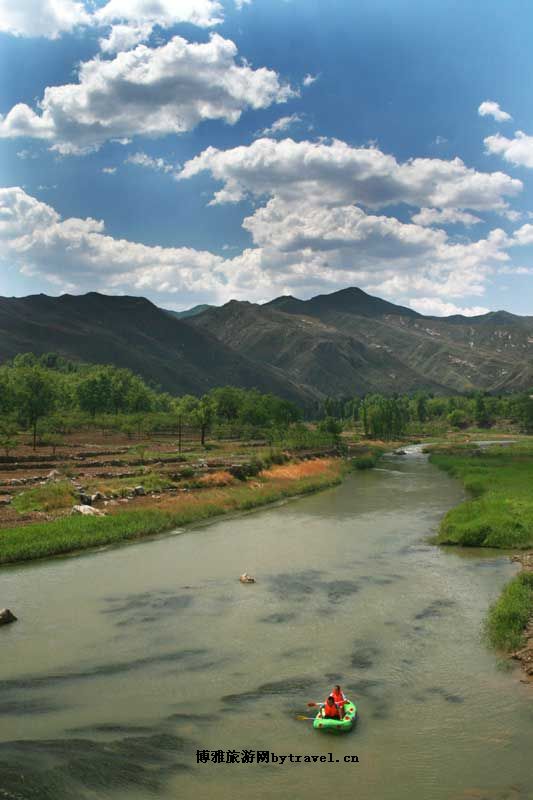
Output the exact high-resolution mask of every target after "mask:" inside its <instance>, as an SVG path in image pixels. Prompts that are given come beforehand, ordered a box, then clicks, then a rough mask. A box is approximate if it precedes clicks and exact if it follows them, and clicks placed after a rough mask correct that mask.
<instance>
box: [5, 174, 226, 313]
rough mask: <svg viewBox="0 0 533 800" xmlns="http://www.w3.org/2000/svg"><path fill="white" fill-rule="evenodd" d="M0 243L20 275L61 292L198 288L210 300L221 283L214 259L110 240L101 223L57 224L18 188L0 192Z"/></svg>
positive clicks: (202, 253) (195, 252)
mask: <svg viewBox="0 0 533 800" xmlns="http://www.w3.org/2000/svg"><path fill="white" fill-rule="evenodd" d="M0 240H1V241H2V252H3V256H4V258H5V259H6V260H7V259H9V262H10V263H14V264H16V265H17V266H18V267H19V269H20V271H21V272H22V273H23V274H24V275H33V276H40V277H43V278H45V279H46V280H48V281H49V282H50V283H52V284H53V285H54V286H56V287H58V288H59V289H61V290H63V291H72V290H77V291H79V290H86V291H87V290H91V289H92V290H98V289H100V290H104V291H109V292H121V291H126V290H128V291H133V292H136V293H140V294H142V293H143V292H148V293H150V292H158V293H160V294H161V295H165V294H168V295H175V294H176V293H178V292H184V293H187V292H193V291H195V290H197V289H198V286H202V287H205V294H206V295H207V296H210V295H212V296H213V297H216V296H217V295H216V292H217V290H218V289H219V288H220V287H221V286H222V285H223V284H224V282H227V277H226V276H225V275H223V274H222V272H221V268H222V267H223V265H224V261H223V259H221V258H220V257H219V256H216V255H213V254H212V253H208V252H205V251H198V250H192V249H190V248H186V247H183V248H173V247H148V246H146V245H143V244H139V243H137V242H130V241H127V240H121V239H115V238H113V237H111V236H109V235H107V234H106V233H105V228H104V223H103V222H102V221H100V220H95V219H91V218H86V219H79V218H76V217H73V218H69V219H65V220H62V219H61V217H60V216H59V214H58V213H57V212H56V211H55V210H54V209H53V208H51V206H49V205H47V204H46V203H43V202H41V201H39V200H37V199H35V198H34V197H31V196H30V195H28V194H26V192H24V190H23V189H20V188H19V187H14V188H9V189H0Z"/></svg>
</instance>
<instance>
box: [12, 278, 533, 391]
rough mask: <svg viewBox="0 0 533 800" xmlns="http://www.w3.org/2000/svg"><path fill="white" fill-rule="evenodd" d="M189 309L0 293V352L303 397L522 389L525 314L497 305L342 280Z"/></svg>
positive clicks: (199, 385) (532, 328)
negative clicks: (459, 307)
mask: <svg viewBox="0 0 533 800" xmlns="http://www.w3.org/2000/svg"><path fill="white" fill-rule="evenodd" d="M193 311H194V313H193V314H192V315H191V314H187V313H185V315H183V314H182V312H177V313H176V312H171V311H168V310H165V309H161V308H159V307H158V306H156V305H155V304H154V303H153V302H152V301H150V300H148V299H147V298H144V297H134V296H127V295H120V296H113V295H103V294H100V293H98V292H89V293H87V294H85V295H72V294H64V295H61V296H60V297H50V296H48V295H45V294H36V295H29V296H27V297H25V298H5V297H0V360H6V359H9V358H12V357H13V356H15V355H17V353H21V352H28V351H33V352H36V353H38V354H40V353H44V352H50V351H55V352H58V353H60V354H61V355H65V356H67V357H69V358H74V359H78V360H80V361H87V362H96V363H114V364H117V365H118V366H125V367H128V368H129V369H132V370H133V371H135V372H137V373H138V374H140V375H142V376H143V377H144V378H146V379H147V380H150V381H151V382H152V383H155V384H157V385H159V386H161V387H162V388H163V389H165V390H167V391H170V392H174V393H178V394H183V393H191V394H201V393H203V392H205V391H208V390H209V389H210V388H213V387H214V386H217V385H225V384H233V385H236V386H242V387H244V388H252V387H255V388H258V389H260V390H261V391H272V392H274V393H276V394H280V395H281V396H284V397H287V398H288V399H291V400H294V401H296V402H298V403H300V404H301V405H304V406H310V405H313V404H315V403H316V402H317V401H320V400H321V399H323V398H324V397H325V396H327V395H345V396H348V395H353V394H366V393H368V392H386V393H388V392H394V391H398V392H410V393H412V392H415V391H417V390H419V389H425V390H427V391H432V392H436V393H443V394H444V393H450V392H466V391H472V390H475V389H482V390H486V391H492V392H505V391H514V390H521V389H526V388H527V389H529V388H530V387H531V386H533V317H525V316H524V317H521V316H518V315H516V314H511V313H510V312H507V311H504V310H501V311H491V312H488V313H487V314H482V315H478V316H476V317H463V316H461V315H452V316H450V317H434V316H425V315H423V314H420V313H418V312H416V311H414V310H413V309H409V308H406V307H405V306H399V305H395V304H393V303H390V302H389V301H386V300H382V299H381V298H378V297H373V296H372V295H368V294H366V293H365V292H364V291H362V290H361V289H358V288H356V287H348V288H347V289H342V290H340V291H339V292H333V293H332V294H329V295H328V294H322V295H317V296H316V297H314V298H311V299H310V300H300V299H298V298H295V297H292V296H281V297H278V298H275V299H274V300H271V301H269V302H267V303H264V304H262V305H260V304H257V303H251V302H248V301H240V300H231V301H229V302H228V303H226V304H225V305H223V306H219V307H217V306H207V307H206V308H203V309H202V308H201V307H200V308H198V307H195V309H193Z"/></svg>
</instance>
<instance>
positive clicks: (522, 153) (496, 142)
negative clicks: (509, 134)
mask: <svg viewBox="0 0 533 800" xmlns="http://www.w3.org/2000/svg"><path fill="white" fill-rule="evenodd" d="M484 142H485V147H486V149H487V153H492V154H493V155H501V156H503V158H504V160H505V161H509V163H511V164H514V165H515V166H517V167H533V136H528V135H527V133H524V132H523V131H516V132H515V135H514V139H507V138H506V137H505V136H501V135H500V134H499V133H497V134H496V135H495V136H487V138H486V139H485V140H484Z"/></svg>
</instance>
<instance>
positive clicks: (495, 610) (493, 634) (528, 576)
mask: <svg viewBox="0 0 533 800" xmlns="http://www.w3.org/2000/svg"><path fill="white" fill-rule="evenodd" d="M531 617H533V573H531V572H522V573H521V574H520V575H518V576H517V577H516V578H514V579H513V580H512V581H511V582H510V583H508V584H507V586H506V587H505V589H504V590H503V592H502V594H501V595H500V597H499V598H498V600H497V601H496V602H495V603H494V605H493V606H492V607H491V609H490V611H489V615H488V618H487V623H486V632H487V637H488V639H489V642H490V643H491V644H492V645H493V646H494V647H496V648H498V649H499V650H505V651H507V652H510V651H511V650H517V649H518V648H519V647H521V646H522V645H523V644H524V629H525V627H526V625H527V623H528V621H529V620H530V619H531Z"/></svg>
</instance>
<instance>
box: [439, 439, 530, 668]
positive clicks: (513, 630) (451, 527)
mask: <svg viewBox="0 0 533 800" xmlns="http://www.w3.org/2000/svg"><path fill="white" fill-rule="evenodd" d="M431 461H432V463H434V464H435V465H436V466H438V467H440V468H441V469H445V470H446V471H447V472H449V473H450V474H451V475H453V476H454V477H456V478H459V479H460V480H461V481H462V482H463V484H464V486H465V489H467V491H468V492H469V494H470V495H471V497H470V499H468V500H466V501H465V502H464V503H461V504H460V505H459V506H457V507H456V508H453V509H452V510H451V511H449V512H448V513H447V514H446V516H445V517H444V519H443V520H442V522H441V525H440V530H439V533H438V535H437V539H436V541H437V543H439V544H445V545H460V546H463V547H496V548H505V549H522V550H523V549H526V548H529V547H533V492H532V486H533V443H532V442H531V441H528V442H521V443H516V444H512V445H505V446H502V445H492V446H491V447H486V448H479V447H476V446H475V445H466V446H462V447H457V446H440V447H437V448H434V449H433V452H432V454H431ZM532 618H533V572H522V573H521V574H520V575H518V576H517V577H516V578H514V579H513V580H512V581H510V582H509V583H508V584H507V586H506V587H505V588H504V590H503V592H502V593H501V595H500V597H499V598H498V600H497V601H496V602H495V603H494V604H493V605H492V607H491V608H490V610H489V613H488V616H487V621H486V634H487V638H488V641H489V642H490V644H491V645H492V646H493V647H495V648H497V649H498V650H502V651H504V652H512V651H513V650H517V649H518V648H520V647H521V646H523V645H524V643H525V630H526V627H527V626H528V623H529V622H530V620H531V619H532Z"/></svg>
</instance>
